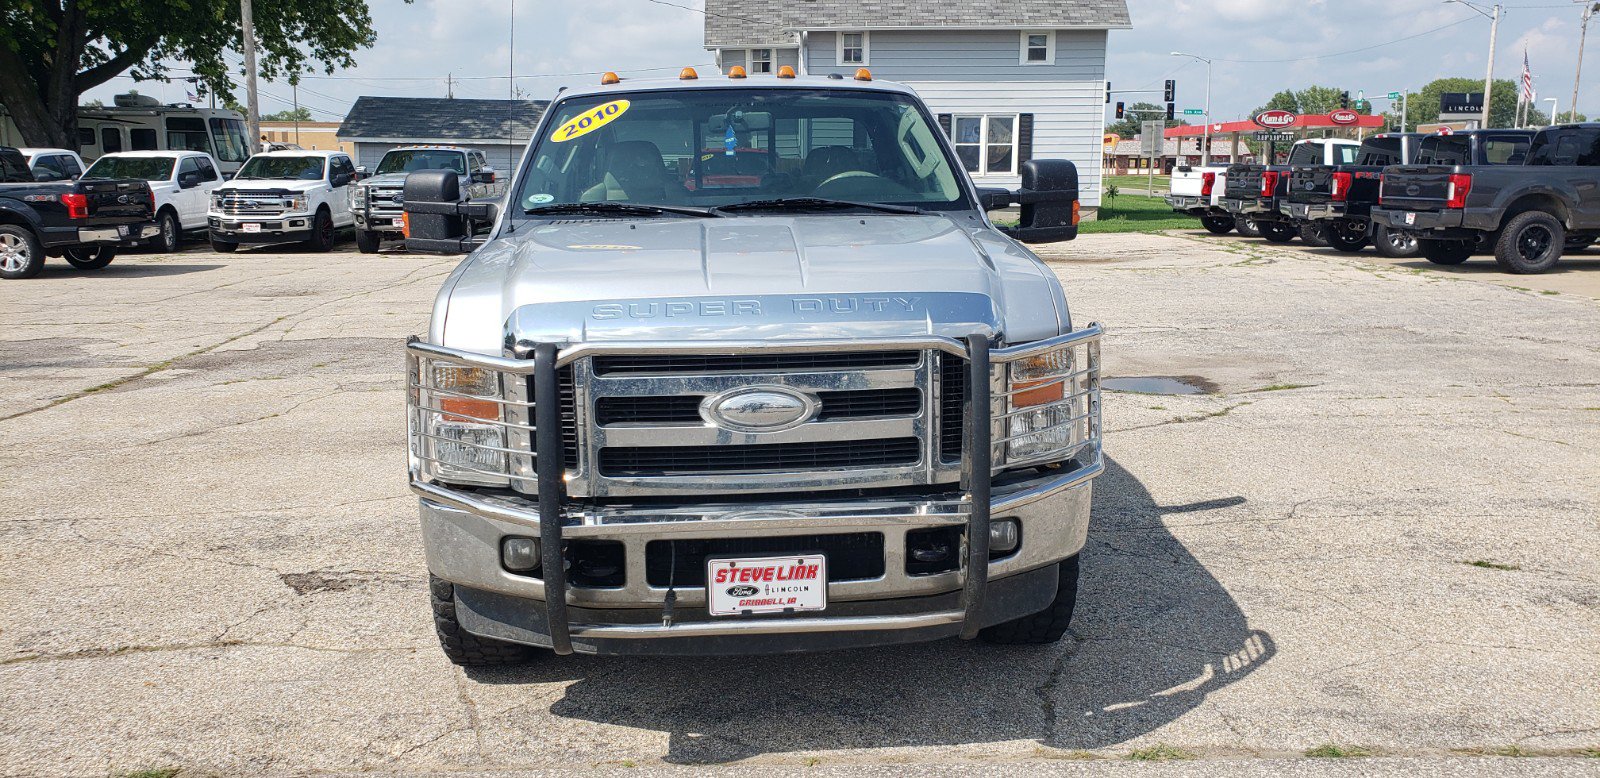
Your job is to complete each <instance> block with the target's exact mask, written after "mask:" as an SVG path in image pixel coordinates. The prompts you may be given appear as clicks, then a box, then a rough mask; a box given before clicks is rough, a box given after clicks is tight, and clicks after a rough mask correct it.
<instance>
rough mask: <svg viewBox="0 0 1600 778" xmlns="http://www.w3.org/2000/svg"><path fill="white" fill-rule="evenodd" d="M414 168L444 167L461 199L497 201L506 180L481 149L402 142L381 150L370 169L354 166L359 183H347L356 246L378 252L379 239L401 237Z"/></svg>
mask: <svg viewBox="0 0 1600 778" xmlns="http://www.w3.org/2000/svg"><path fill="white" fill-rule="evenodd" d="M419 170H448V171H450V172H452V173H455V174H456V176H457V178H459V179H460V183H459V187H460V191H461V195H462V202H472V201H479V202H484V201H490V202H495V201H498V200H499V199H500V198H501V197H504V196H505V193H506V183H505V180H504V179H502V178H500V175H499V173H498V171H496V170H495V169H494V168H492V167H490V166H489V164H488V162H487V160H485V159H484V156H483V152H481V151H478V150H476V149H467V148H462V147H460V146H401V147H399V148H395V149H390V150H388V151H386V152H384V155H383V159H381V160H379V161H378V165H377V167H376V168H375V169H373V170H370V171H369V170H368V169H367V168H366V166H364V165H363V166H361V167H358V168H356V174H357V176H358V178H359V179H360V183H357V184H356V185H355V186H352V187H350V212H351V214H353V215H354V216H355V227H356V248H358V249H359V250H360V251H361V252H362V253H363V254H371V253H374V252H376V251H377V250H378V246H379V245H380V243H381V242H382V241H384V240H398V239H400V238H402V237H403V235H402V231H403V228H402V222H401V217H402V216H404V206H405V197H404V195H403V193H402V189H403V188H404V186H405V182H406V176H408V175H410V174H412V173H415V172H417V171H419Z"/></svg>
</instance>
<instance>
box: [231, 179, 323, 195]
mask: <svg viewBox="0 0 1600 778" xmlns="http://www.w3.org/2000/svg"><path fill="white" fill-rule="evenodd" d="M320 186H327V182H326V181H322V180H317V181H303V180H301V179H298V178H252V179H249V180H246V181H240V180H237V179H235V180H233V181H229V182H228V183H226V184H223V185H222V186H219V187H217V189H216V191H218V192H232V191H249V192H263V191H270V190H274V189H282V190H287V191H290V192H309V191H311V190H313V189H316V188H317V187H320Z"/></svg>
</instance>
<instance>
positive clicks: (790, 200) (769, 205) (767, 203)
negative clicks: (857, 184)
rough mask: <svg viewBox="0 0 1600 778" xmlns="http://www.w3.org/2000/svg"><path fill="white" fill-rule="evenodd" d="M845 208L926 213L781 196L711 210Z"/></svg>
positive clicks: (904, 207)
mask: <svg viewBox="0 0 1600 778" xmlns="http://www.w3.org/2000/svg"><path fill="white" fill-rule="evenodd" d="M844 208H863V209H866V210H868V211H881V212H883V213H908V214H910V213H925V211H923V210H922V209H921V208H918V207H916V206H914V205H888V204H886V203H862V202H856V201H854V200H833V199H829V198H827V197H779V198H777V199H774V200H751V201H750V202H747V203H733V204H732V205H722V206H718V207H716V208H713V209H711V210H713V211H722V212H732V211H816V210H829V209H844Z"/></svg>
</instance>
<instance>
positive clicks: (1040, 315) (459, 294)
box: [404, 68, 1105, 664]
mask: <svg viewBox="0 0 1600 778" xmlns="http://www.w3.org/2000/svg"><path fill="white" fill-rule="evenodd" d="M741 75H742V74H741V73H739V72H738V71H737V70H736V71H735V72H734V73H733V74H731V75H730V76H729V77H722V76H717V77H714V78H707V79H701V78H698V77H696V76H695V74H694V72H693V71H692V70H686V71H685V72H684V74H683V76H682V77H681V78H680V79H675V80H670V81H666V80H642V81H637V82H635V81H631V80H620V79H616V78H615V77H614V76H611V75H608V76H607V77H605V78H604V79H602V84H601V85H599V86H592V87H584V88H573V89H568V90H565V91H563V92H562V93H561V94H560V95H559V96H558V97H557V98H556V99H555V101H554V102H553V103H552V104H551V105H550V107H549V109H548V110H547V111H546V113H545V114H544V116H543V117H542V119H541V122H540V125H539V127H538V129H537V130H536V131H535V133H534V135H533V140H532V142H531V143H530V145H529V147H528V149H527V151H526V152H525V154H524V156H523V158H522V162H521V164H520V166H519V168H518V169H517V171H516V173H515V175H514V177H513V178H512V181H511V188H510V193H509V194H508V196H507V200H506V205H505V208H504V209H503V210H502V209H499V208H497V207H496V206H495V205H494V204H490V203H477V202H470V203H463V202H461V197H460V194H461V193H460V191H459V187H460V179H459V177H458V176H457V175H455V174H454V173H450V172H444V171H428V172H418V173H413V174H411V175H410V176H409V177H408V178H407V180H406V184H405V192H404V196H405V207H406V217H407V222H408V225H409V235H408V238H407V245H408V247H409V248H410V249H411V250H413V251H416V250H437V251H446V252H455V251H459V250H461V249H463V248H467V249H472V251H471V253H470V255H468V256H467V257H466V259H465V260H464V261H462V262H461V264H460V265H459V266H458V267H457V268H456V269H455V271H454V272H453V273H452V274H451V275H450V277H449V278H448V280H447V281H446V282H445V285H444V287H443V289H441V290H440V292H439V295H438V298H437V301H436V302H435V305H434V309H433V316H432V320H431V324H430V327H429V330H428V334H427V336H426V337H424V338H420V339H414V340H413V341H412V342H411V343H410V344H409V345H408V347H407V354H408V361H409V387H410V388H409V395H408V405H409V439H410V463H411V469H410V478H411V486H412V488H413V490H414V491H415V492H416V493H417V494H418V495H419V497H420V499H421V519H422V535H423V541H424V548H425V549H426V554H427V564H428V569H429V574H430V579H431V584H432V585H431V594H432V604H433V613H434V622H435V625H436V626H437V629H438V634H439V640H440V643H441V645H442V646H443V648H444V651H445V653H446V654H447V655H448V656H449V658H450V659H452V660H453V661H455V662H457V663H462V664H486V663H501V662H517V661H523V660H526V659H529V658H530V657H532V656H534V655H535V654H537V653H538V651H539V650H540V648H543V649H551V650H553V651H554V652H555V653H570V652H573V651H578V652H589V653H635V654H726V653H762V652H791V651H806V650H816V649H826V648H844V647H852V646H866V645H877V644H889V643H903V642H911V641H922V640H932V639H937V638H944V637H950V636H957V635H960V636H963V637H967V638H973V637H979V636H981V637H983V638H985V639H987V640H989V641H992V642H997V643H1044V642H1049V641H1054V640H1056V639H1058V638H1060V636H1061V635H1062V634H1063V633H1064V632H1065V630H1066V628H1067V624H1068V621H1069V619H1070V618H1071V616H1072V610H1073V604H1074V602H1075V601H1076V597H1077V591H1078V568H1079V564H1078V555H1079V552H1080V551H1081V550H1082V549H1083V547H1084V540H1085V537H1086V532H1087V530H1088V522H1089V495H1090V482H1091V479H1093V478H1095V477H1096V476H1097V475H1099V474H1100V473H1101V472H1102V471H1103V469H1104V467H1105V465H1104V462H1103V460H1102V458H1101V445H1100V436H1101V429H1100V378H1099V376H1100V356H1099V341H1100V337H1101V330H1100V328H1099V327H1098V326H1097V325H1094V324H1090V325H1088V326H1074V322H1073V319H1072V317H1071V315H1070V312H1069V310H1068V307H1067V301H1066V298H1065V296H1064V294H1063V292H1062V287H1061V284H1060V283H1059V282H1058V281H1057V279H1056V276H1055V275H1054V274H1053V273H1052V272H1051V271H1050V270H1049V269H1048V268H1047V267H1045V265H1044V264H1043V263H1041V262H1040V261H1039V259H1038V258H1037V257H1036V256H1035V255H1034V254H1033V253H1032V252H1030V251H1029V250H1028V249H1026V248H1024V246H1023V244H1022V242H1020V241H1029V242H1034V241H1057V240H1066V239H1070V238H1072V237H1074V236H1075V235H1076V233H1077V221H1078V219H1077V214H1078V201H1077V197H1078V180H1077V171H1076V168H1075V167H1074V166H1073V165H1072V163H1070V162H1066V161H1058V160H1027V161H1024V162H1023V163H1022V165H1021V168H1022V188H1021V189H1018V190H1014V191H1006V190H980V189H978V188H976V187H975V186H974V185H973V182H972V181H971V180H970V179H969V178H968V177H967V176H966V174H965V173H964V172H963V167H962V164H961V161H960V157H958V156H957V155H956V154H955V150H954V148H953V147H952V145H951V143H950V141H949V140H948V139H947V138H946V137H945V136H944V134H943V133H941V132H940V130H939V125H938V123H937V122H936V120H935V119H934V117H933V115H931V114H930V113H929V111H928V108H927V107H926V106H925V105H924V104H923V103H922V101H921V100H920V99H918V97H917V96H916V94H915V93H914V92H913V91H912V90H911V89H909V88H907V87H904V86H901V85H897V84H892V83H885V82H881V81H872V80H871V77H870V74H868V73H867V72H865V71H862V72H860V73H858V74H857V76H856V78H854V79H846V78H839V77H833V76H830V77H800V78H796V77H794V76H793V74H792V72H789V71H788V69H787V68H785V69H783V70H781V71H780V72H779V74H778V75H777V76H765V77H757V78H742V77H739V76H741ZM707 148H710V149H712V151H711V152H707V151H705V150H706V149H707ZM752 149H757V150H760V151H761V154H759V155H752V154H751V153H750V150H752ZM727 154H732V155H737V156H738V160H739V162H740V169H741V171H742V172H741V173H740V175H738V176H726V175H723V174H721V173H719V172H718V170H719V168H718V166H717V165H714V164H711V163H712V162H714V161H718V155H727ZM1013 204H1020V205H1021V211H1020V216H1019V217H1018V226H1016V227H1014V228H1008V230H1007V231H1006V232H1003V231H1002V230H1001V229H999V228H997V227H996V226H995V225H994V224H993V223H992V222H991V221H990V220H989V218H988V217H987V215H986V211H987V210H995V209H999V208H1004V207H1007V206H1009V205H1013ZM485 220H487V221H492V222H493V226H492V228H491V229H490V230H489V231H488V232H487V234H486V235H483V236H481V237H474V235H475V231H474V229H473V222H479V221H485ZM1007 233H1009V234H1007Z"/></svg>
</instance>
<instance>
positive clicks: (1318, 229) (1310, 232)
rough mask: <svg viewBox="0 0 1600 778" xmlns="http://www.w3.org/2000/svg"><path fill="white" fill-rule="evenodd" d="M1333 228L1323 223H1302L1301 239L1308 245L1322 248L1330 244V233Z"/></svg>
mask: <svg viewBox="0 0 1600 778" xmlns="http://www.w3.org/2000/svg"><path fill="white" fill-rule="evenodd" d="M1330 232H1332V230H1331V229H1330V228H1328V227H1326V226H1323V225H1321V224H1314V223H1310V222H1308V223H1306V224H1302V225H1300V241H1301V242H1302V243H1305V244H1306V245H1307V246H1314V247H1316V248H1319V249H1322V248H1327V247H1328V245H1329V238H1328V233H1330Z"/></svg>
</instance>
